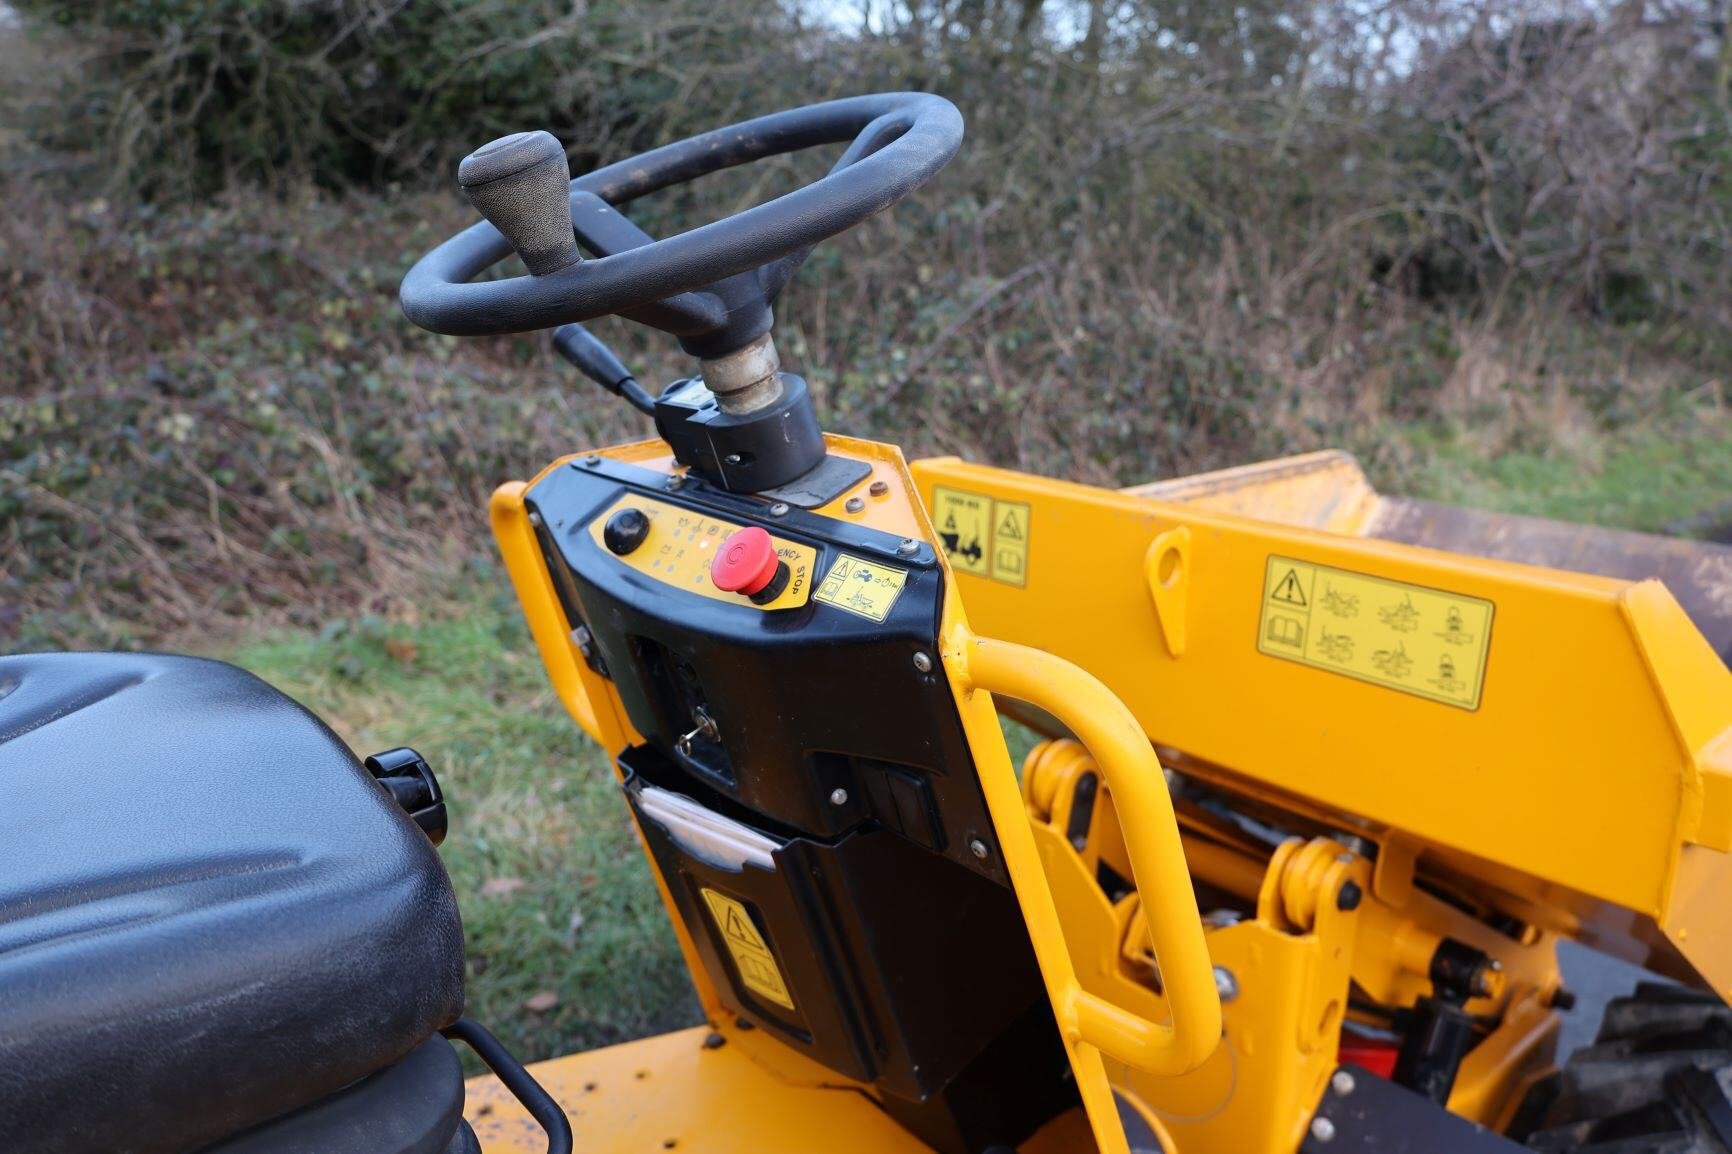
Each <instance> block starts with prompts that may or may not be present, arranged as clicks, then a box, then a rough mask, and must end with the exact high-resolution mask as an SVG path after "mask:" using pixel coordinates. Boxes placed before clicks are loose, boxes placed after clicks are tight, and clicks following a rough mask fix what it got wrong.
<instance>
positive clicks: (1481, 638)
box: [1257, 556, 1496, 709]
mask: <svg viewBox="0 0 1732 1154" xmlns="http://www.w3.org/2000/svg"><path fill="white" fill-rule="evenodd" d="M1495 612H1496V608H1495V606H1493V605H1492V603H1491V602H1490V601H1487V600H1486V599H1485V598H1483V597H1470V596H1468V595H1467V594H1465V593H1450V592H1447V591H1445V590H1441V589H1431V588H1428V587H1426V586H1424V585H1413V584H1410V583H1408V582H1405V581H1391V580H1389V579H1387V578H1384V577H1373V576H1371V575H1370V574H1366V573H1355V572H1352V571H1351V570H1347V569H1337V568H1334V567H1333V566H1330V565H1317V564H1314V563H1312V562H1309V561H1300V560H1298V559H1296V558H1293V557H1281V556H1271V557H1270V558H1269V566H1268V570H1267V571H1266V572H1265V574H1264V577H1263V604H1262V609H1261V614H1262V616H1261V620H1260V622H1259V625H1258V628H1257V649H1258V650H1259V651H1260V652H1262V653H1265V654H1267V655H1268V656H1270V657H1280V658H1283V659H1285V660H1287V661H1297V662H1299V663H1300V664H1301V665H1309V666H1311V667H1312V668H1314V669H1322V670H1327V671H1328V672H1330V673H1340V674H1343V675H1345V676H1347V677H1354V678H1358V679H1359V680H1360V681H1369V682H1370V683H1371V684H1373V685H1381V686H1383V687H1385V688H1386V689H1395V690H1399V691H1400V692H1402V693H1411V694H1413V695H1415V696H1416V697H1425V698H1429V699H1430V700H1432V701H1440V702H1443V703H1444V704H1445V705H1455V706H1459V707H1460V708H1462V709H1478V708H1479V695H1480V690H1481V689H1482V688H1483V687H1484V685H1485V667H1486V659H1487V657H1488V655H1489V654H1490V652H1491V627H1492V617H1493V616H1494V614H1495Z"/></svg>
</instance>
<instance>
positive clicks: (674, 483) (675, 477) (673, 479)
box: [667, 473, 686, 489]
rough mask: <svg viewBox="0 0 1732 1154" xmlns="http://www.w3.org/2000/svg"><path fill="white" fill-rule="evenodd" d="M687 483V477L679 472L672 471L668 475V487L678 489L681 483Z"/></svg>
mask: <svg viewBox="0 0 1732 1154" xmlns="http://www.w3.org/2000/svg"><path fill="white" fill-rule="evenodd" d="M685 483H686V479H685V477H683V476H681V475H680V474H679V473H672V474H670V475H669V476H668V479H667V487H668V488H670V489H677V488H679V487H680V486H681V485H684V484H685Z"/></svg>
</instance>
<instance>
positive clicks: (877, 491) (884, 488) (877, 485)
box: [866, 481, 890, 497]
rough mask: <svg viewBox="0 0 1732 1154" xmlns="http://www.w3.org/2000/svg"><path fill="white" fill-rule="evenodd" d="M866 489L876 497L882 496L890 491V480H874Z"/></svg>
mask: <svg viewBox="0 0 1732 1154" xmlns="http://www.w3.org/2000/svg"><path fill="white" fill-rule="evenodd" d="M866 491H867V492H868V493H870V494H872V495H873V496H874V497H882V496H885V495H886V494H888V493H889V492H890V482H889V481H874V482H872V483H871V484H870V485H868V486H867V487H866Z"/></svg>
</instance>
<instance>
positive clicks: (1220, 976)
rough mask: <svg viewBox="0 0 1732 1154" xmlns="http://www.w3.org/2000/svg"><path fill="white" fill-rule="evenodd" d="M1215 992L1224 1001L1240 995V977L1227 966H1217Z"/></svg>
mask: <svg viewBox="0 0 1732 1154" xmlns="http://www.w3.org/2000/svg"><path fill="white" fill-rule="evenodd" d="M1215 993H1216V995H1217V996H1219V997H1220V999H1221V1000H1222V1001H1223V1002H1230V1001H1232V1000H1233V999H1234V998H1237V997H1238V996H1239V979H1238V978H1236V977H1234V976H1233V971H1232V970H1229V969H1228V968H1227V967H1226V966H1216V967H1215Z"/></svg>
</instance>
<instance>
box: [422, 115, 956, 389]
mask: <svg viewBox="0 0 1732 1154" xmlns="http://www.w3.org/2000/svg"><path fill="white" fill-rule="evenodd" d="M850 140H851V141H852V143H851V144H850V145H849V146H848V148H847V150H846V151H845V152H844V153H843V154H842V156H841V158H840V159H839V160H837V161H836V163H835V165H834V166H833V167H832V168H831V169H830V171H829V172H828V173H827V174H826V175H825V176H823V177H821V178H819V179H818V180H816V181H814V182H812V183H811V184H808V185H806V186H805V187H803V188H800V189H798V190H796V191H794V192H790V193H788V194H787V195H785V196H780V197H777V198H776V199H774V200H771V201H768V202H766V203H764V204H760V205H758V206H756V207H755V208H750V209H747V210H746V211H744V212H741V213H738V214H737V215H734V216H730V217H727V218H725V219H723V220H719V221H716V222H715V223H713V224H707V225H704V226H702V227H700V228H694V229H692V230H690V231H689V232H683V233H680V234H679V235H677V236H670V237H667V238H665V239H662V240H655V239H653V238H651V237H650V236H649V235H648V234H647V233H645V232H644V231H643V230H642V229H640V228H638V227H637V225H635V224H633V223H632V222H631V221H630V220H628V219H627V218H626V217H625V215H624V214H623V213H621V212H619V211H618V207H617V206H619V205H622V204H626V203H629V202H630V201H633V200H635V199H637V198H638V197H641V196H645V195H647V194H649V193H652V192H656V191H658V190H660V189H664V188H669V187H672V186H674V185H678V184H684V183H686V182H688V181H692V180H696V179H697V178H698V177H701V176H705V175H708V174H709V173H712V172H717V171H720V170H721V169H724V168H731V167H734V166H735V165H739V164H745V163H747V162H749V161H753V160H760V159H762V158H764V157H769V156H780V155H784V154H786V153H790V152H797V151H799V150H802V149H806V148H812V147H814V146H817V145H822V144H839V143H841V142H843V141H850ZM961 143H962V116H961V114H960V113H959V112H957V110H956V107H955V106H954V105H952V104H951V103H950V102H949V101H948V100H945V99H943V98H942V97H939V96H932V95H928V94H926V93H920V92H895V93H883V94H879V95H873V96H857V97H852V98H850V99H846V100H832V101H828V102H826V103H823V104H813V105H808V106H806V107H804V108H795V109H791V110H789V111H787V112H779V113H775V114H773V115H770V116H763V117H759V118H758V119H756V120H748V121H745V122H744V123H741V124H736V125H734V126H733V127H731V128H723V129H719V130H717V131H714V132H706V133H704V134H702V135H700V136H694V137H691V138H689V139H687V140H682V141H680V142H679V143H677V144H670V145H667V146H666V147H663V148H658V149H655V150H653V151H651V152H646V153H643V154H642V155H640V156H635V157H632V158H631V159H629V160H623V161H620V162H619V163H617V164H610V165H608V166H607V167H605V168H600V169H597V170H596V171H594V172H592V173H590V174H588V175H587V176H581V177H579V178H577V179H576V180H569V177H570V172H569V170H568V168H567V166H566V161H565V152H564V149H563V147H562V146H561V145H560V144H559V142H558V141H557V140H556V139H555V138H554V137H553V136H552V135H551V134H549V133H546V132H531V133H518V134H517V135H515V136H507V137H503V138H501V139H499V140H496V141H494V142H493V143H491V144H488V145H486V146H484V147H483V148H481V149H479V150H477V151H476V152H474V153H472V154H470V156H469V157H467V158H466V159H465V160H464V161H463V164H462V165H461V166H460V167H459V169H458V181H459V183H460V184H461V185H462V186H463V188H464V191H465V192H466V193H467V194H468V196H469V198H470V201H471V202H472V203H473V204H474V205H475V207H476V208H477V209H478V210H480V212H481V213H482V215H483V216H485V217H486V218H487V219H486V220H485V221H482V222H481V223H478V224H475V225H472V226H470V227H469V228H467V229H464V230H463V231H462V232H460V233H458V234H456V235H455V236H453V237H451V238H449V239H448V240H446V241H445V242H443V243H442V244H440V245H439V246H438V247H437V248H435V249H433V250H432V251H431V252H429V253H428V254H427V255H426V256H424V257H422V258H421V259H420V260H419V261H418V262H417V263H416V264H415V267H414V268H412V269H410V270H409V274H408V276H406V277H405V278H404V279H403V286H402V290H401V299H402V303H403V311H404V313H405V314H407V315H408V317H409V319H410V320H412V321H414V322H415V323H416V324H417V325H420V326H421V327H422V328H425V329H431V330H432V331H434V332H438V333H447V334H450V335H452V336H479V335H483V334H489V333H512V332H529V331H532V330H535V329H545V328H551V327H553V326H555V325H560V324H565V323H567V322H572V321H584V320H590V319H592V318H595V317H599V316H603V315H605V314H608V313H615V314H618V315H621V316H625V317H628V318H630V319H632V320H636V321H640V322H642V323H644V324H648V325H651V326H653V327H655V328H659V329H662V330H664V331H666V332H669V333H672V334H674V335H675V336H677V337H678V338H679V340H680V343H681V345H682V346H684V348H685V349H686V351H687V352H689V353H691V354H692V355H694V356H697V357H701V358H719V357H723V356H726V355H728V354H730V353H733V352H736V351H738V350H740V349H743V348H745V347H746V346H747V345H749V344H750V343H751V342H752V341H754V340H756V339H757V338H758V337H760V336H762V335H763V334H765V333H767V332H769V331H770V327H771V324H772V323H773V319H774V318H773V315H772V312H771V305H772V304H773V302H774V301H775V299H776V297H777V295H778V294H779V293H780V292H781V291H782V288H783V287H784V286H785V285H786V284H787V283H788V280H789V278H790V277H792V276H793V274H794V271H795V270H796V269H798V268H799V266H800V264H801V262H802V261H804V260H805V259H806V256H807V255H808V254H809V253H810V252H811V250H812V246H813V245H815V244H817V243H818V242H819V241H821V240H824V239H826V238H828V237H832V236H835V235H836V234H838V233H840V232H843V231H845V230H846V229H849V228H852V227H853V226H854V225H857V224H859V223H860V222H861V221H863V220H865V219H866V218H867V217H870V216H872V215H873V214H874V213H877V212H880V211H882V210H883V209H886V208H889V207H890V206H891V205H893V204H895V203H896V202H897V201H899V200H901V199H902V198H904V197H906V196H907V195H908V194H909V193H911V192H913V191H914V190H915V189H917V188H919V187H920V186H921V185H923V184H925V183H926V182H927V181H928V180H931V179H932V177H933V176H935V175H937V173H938V171H939V169H941V168H943V167H944V165H945V164H946V162H948V161H949V160H950V158H951V157H952V156H953V155H955V153H956V150H957V148H958V147H959V146H960V145H961ZM568 180H569V184H568V183H567V182H568ZM577 241H581V242H582V244H583V247H584V248H585V249H587V250H588V251H589V252H591V253H592V254H594V256H595V259H591V260H585V259H582V257H581V254H580V253H579V251H578V247H577V244H576V242H577ZM513 250H515V251H516V252H517V253H518V254H519V255H520V256H521V257H522V258H523V261H524V264H525V265H526V266H527V267H528V269H529V270H530V275H528V276H516V277H510V278H507V279H502V280H490V281H482V282H478V283H471V282H472V281H473V279H474V278H475V277H476V276H478V275H479V274H481V273H482V272H484V271H485V270H486V269H488V268H489V267H491V266H492V265H494V264H496V263H498V262H499V261H500V260H502V259H504V258H505V257H506V256H508V255H509V254H510V253H511V252H512V251H513Z"/></svg>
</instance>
